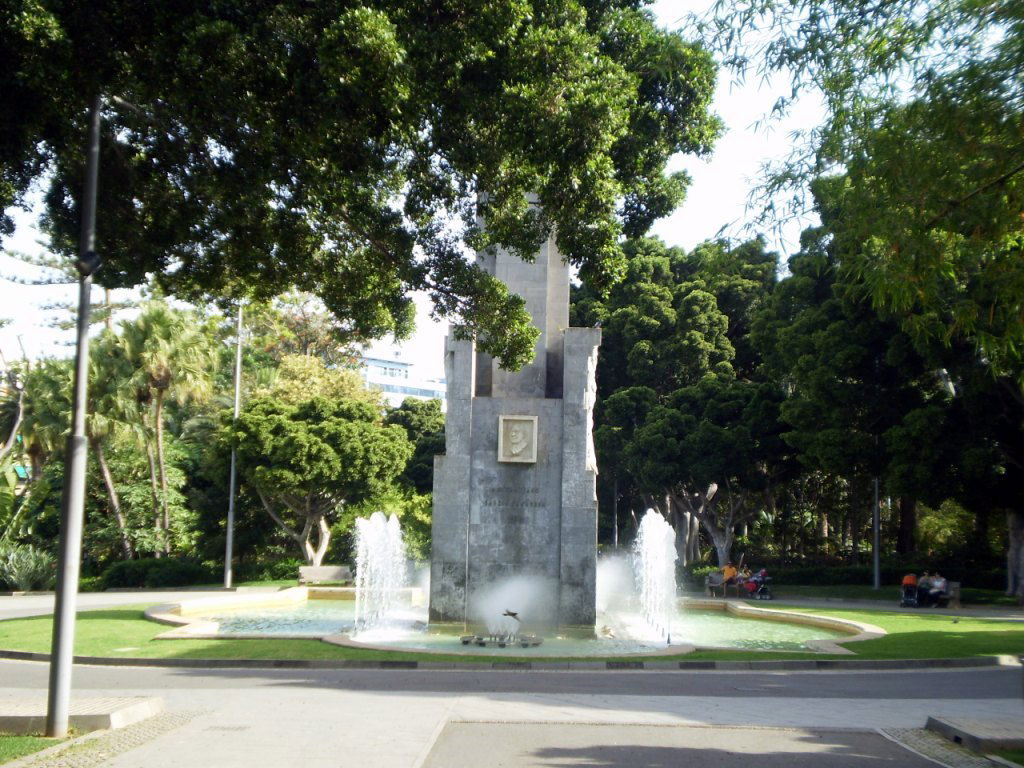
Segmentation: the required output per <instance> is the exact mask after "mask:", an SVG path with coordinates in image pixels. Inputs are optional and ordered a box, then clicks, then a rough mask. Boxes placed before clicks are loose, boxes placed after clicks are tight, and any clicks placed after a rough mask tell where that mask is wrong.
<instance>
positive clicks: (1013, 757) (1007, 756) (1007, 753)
mask: <svg viewBox="0 0 1024 768" xmlns="http://www.w3.org/2000/svg"><path fill="white" fill-rule="evenodd" d="M992 754H994V755H998V756H999V757H1001V758H1003V760H1009V761H1010V762H1011V763H1016V764H1017V765H1024V749H997V750H996V751H995V752H993V753H992Z"/></svg>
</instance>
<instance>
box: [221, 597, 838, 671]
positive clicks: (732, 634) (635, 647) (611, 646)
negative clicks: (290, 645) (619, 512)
mask: <svg viewBox="0 0 1024 768" xmlns="http://www.w3.org/2000/svg"><path fill="white" fill-rule="evenodd" d="M354 614H355V604H354V603H353V602H352V601H351V600H309V601H307V602H305V603H299V604H297V605H288V606H279V607H266V608H259V609H246V610H235V611H225V612H223V613H218V614H210V615H207V616H203V617H202V618H203V619H204V620H210V621H214V622H216V623H217V625H218V630H217V633H218V634H220V635H224V636H232V635H267V636H281V635H292V636H302V637H324V636H326V635H336V634H351V633H352V632H353V629H354V619H355V616H354ZM638 626H639V620H638V619H637V617H636V616H634V615H630V614H622V615H618V614H616V615H614V616H607V615H600V616H599V618H598V622H597V631H596V633H594V634H592V633H589V632H579V631H576V632H569V631H563V632H559V633H557V634H546V633H541V636H542V637H543V640H544V641H543V643H542V644H541V645H540V646H537V647H531V648H522V647H519V646H515V647H511V646H510V647H508V648H497V647H483V648H482V647H479V646H476V645H467V646H464V645H462V644H461V643H460V642H459V636H460V635H462V634H464V632H463V628H462V626H461V625H454V626H441V627H427V626H426V625H425V624H424V623H423V621H422V616H421V615H419V613H418V612H417V613H414V612H412V611H409V612H406V613H405V614H404V615H403V616H401V617H399V619H398V620H397V621H396V622H395V624H394V625H392V626H389V627H385V628H383V629H379V630H373V631H364V632H358V633H356V634H354V635H352V639H353V640H355V641H356V642H358V643H362V644H366V645H374V646H388V647H392V648H396V649H401V650H409V651H417V650H419V651H434V652H444V651H451V652H453V653H472V654H484V655H503V656H509V655H516V656H538V657H541V656H609V655H617V654H628V653H650V652H652V651H658V650H662V649H664V648H665V647H666V645H667V644H668V643H667V640H666V638H664V637H661V636H660V635H657V636H655V635H652V634H651V633H650V632H649V631H646V632H645V630H643V629H642V628H641V629H638ZM529 631H530V630H529V628H528V627H527V628H524V632H529ZM670 636H671V640H672V644H673V645H680V644H692V645H697V646H704V647H719V648H737V649H748V650H789V651H800V650H806V649H807V648H808V647H809V646H808V644H809V643H810V642H812V641H815V640H823V639H836V638H841V637H846V636H848V635H846V634H845V633H843V632H838V631H835V630H830V629H823V628H821V627H813V626H807V625H803V624H791V623H785V622H781V621H766V620H758V619H747V618H739V617H736V616H732V615H729V614H727V613H724V612H721V611H687V612H681V613H679V614H678V615H677V616H676V618H675V620H674V621H673V622H672V625H671V632H670ZM636 638H640V639H636Z"/></svg>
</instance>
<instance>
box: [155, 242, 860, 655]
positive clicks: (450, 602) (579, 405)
mask: <svg viewBox="0 0 1024 768" xmlns="http://www.w3.org/2000/svg"><path fill="white" fill-rule="evenodd" d="M477 263H478V266H479V267H480V268H481V269H482V270H483V271H485V272H487V273H488V274H490V275H493V276H494V277H496V278H498V279H500V280H502V281H503V282H504V283H505V284H506V285H507V286H508V287H509V289H510V290H511V291H512V292H514V293H517V294H519V295H520V296H522V297H523V299H524V301H525V303H526V309H527V310H528V311H529V313H530V316H531V319H532V320H533V323H534V325H535V326H536V328H537V329H538V331H539V335H538V338H537V342H536V345H535V347H534V358H533V360H532V361H531V362H529V363H527V364H526V365H524V366H523V368H522V369H521V370H519V371H507V370H505V369H503V368H501V366H500V365H499V361H498V360H495V359H492V358H491V357H490V356H489V355H488V354H486V353H484V352H483V350H480V349H477V347H476V346H475V343H474V341H473V340H472V339H460V338H456V337H455V336H454V335H452V336H449V338H448V339H447V341H446V343H445V369H446V378H447V403H448V413H447V419H446V425H445V451H444V453H443V454H441V455H438V456H436V457H435V458H434V488H433V491H434V492H433V520H432V529H431V531H432V538H431V556H430V580H429V588H428V590H427V592H428V593H429V606H424V605H423V604H422V603H419V606H418V607H419V608H421V609H425V610H423V611H422V612H421V613H419V614H417V613H414V612H413V610H406V608H407V606H405V605H401V606H400V605H399V604H398V601H399V596H400V595H402V596H403V597H404V596H405V595H408V596H409V606H408V607H409V608H415V607H416V606H417V601H418V600H419V598H420V596H421V595H422V592H421V591H420V590H417V589H415V588H413V589H409V588H406V586H405V585H406V581H405V577H406V561H405V551H404V547H403V546H402V538H401V529H400V526H399V524H398V519H397V518H395V517H392V518H391V519H390V520H389V519H387V518H386V517H385V516H384V515H383V514H382V513H380V512H377V513H374V515H373V516H372V517H370V519H369V520H357V521H356V585H355V590H354V595H353V590H351V589H331V588H305V587H297V588H294V589H292V590H286V591H285V592H283V593H279V594H276V595H272V596H245V597H244V598H243V597H241V596H234V597H232V598H230V602H228V603H225V600H228V599H227V598H225V599H224V600H222V601H221V602H220V605H221V606H224V605H225V604H226V605H228V606H229V609H233V610H235V611H236V612H237V610H238V609H240V608H241V607H243V606H245V607H248V606H250V605H252V606H255V605H256V603H257V602H259V603H260V606H261V611H262V613H261V612H256V613H255V614H253V615H251V616H250V615H247V616H245V617H242V618H241V619H239V617H237V616H230V615H227V614H220V615H212V616H211V615H210V614H211V613H212V611H211V610H210V608H209V605H208V604H185V603H182V604H180V605H179V606H177V612H176V613H174V612H173V611H171V612H168V613H167V614H166V615H165V614H161V615H162V616H164V618H165V619H166V620H168V621H169V622H171V621H173V622H178V623H188V621H189V620H188V618H187V617H188V616H194V615H200V614H201V613H202V614H203V615H206V616H207V619H206V624H205V625H203V627H204V628H206V630H210V628H212V632H213V636H219V635H218V634H217V633H218V632H222V631H223V628H224V627H229V626H237V627H238V630H237V631H238V633H239V634H245V633H247V632H249V633H263V634H270V633H277V634H286V633H287V634H291V635H292V636H300V635H299V633H300V632H301V633H307V634H302V635H301V636H319V637H323V638H325V639H327V640H328V641H329V642H339V643H343V644H346V643H348V644H355V645H359V644H364V645H369V646H372V647H382V648H388V649H403V650H417V651H419V650H426V651H435V652H442V653H450V652H451V650H452V649H453V647H455V648H457V647H458V645H459V640H460V638H461V639H462V642H463V644H465V645H467V646H469V645H472V646H473V648H471V649H470V652H474V653H491V652H493V653H507V651H503V650H499V649H501V648H502V647H503V646H505V647H508V646H512V647H515V648H517V650H516V651H515V652H516V653H522V651H520V650H518V647H520V646H523V645H524V643H523V642H522V641H523V639H528V640H529V642H527V643H526V644H525V645H526V646H528V647H527V651H528V652H530V653H535V654H538V655H549V656H560V655H561V656H580V655H599V656H600V655H622V654H632V653H658V652H665V651H666V646H671V647H672V652H674V653H675V652H685V651H686V650H688V649H690V648H692V647H694V646H697V645H698V644H699V645H702V646H722V645H728V646H731V647H768V646H761V645H737V643H736V640H737V638H739V639H740V640H743V641H745V638H746V637H752V638H753V640H754V642H758V641H759V640H760V639H761V638H764V637H768V636H771V635H773V634H774V635H776V636H778V632H779V630H780V629H781V628H784V627H790V628H792V625H787V624H783V623H782V622H780V621H771V622H767V621H757V622H754V621H752V620H750V619H744V618H737V617H736V616H727V615H726V613H730V614H738V613H740V612H741V611H742V612H743V613H744V614H751V615H760V614H758V613H757V612H756V610H754V609H746V608H742V607H741V606H740V605H739V604H738V603H739V601H736V603H732V602H728V604H727V601H720V602H718V603H714V602H711V601H699V602H700V603H701V605H700V607H701V608H703V609H706V612H705V613H703V614H697V613H696V612H694V613H688V614H687V616H686V618H685V620H682V618H681V616H680V614H679V611H678V603H677V598H676V585H675V560H676V556H675V549H674V535H673V532H672V528H671V526H670V525H669V524H668V522H666V520H665V519H664V518H663V517H662V516H661V515H659V514H657V513H656V512H653V511H648V512H647V513H646V515H645V516H644V518H643V522H642V524H641V526H640V530H639V535H638V537H637V542H636V545H635V547H634V549H633V553H632V562H631V566H630V564H626V563H615V562H614V561H609V562H608V563H602V564H601V567H600V569H599V567H598V558H597V494H596V478H597V459H596V454H595V451H594V442H593V435H592V429H593V410H594V405H595V402H596V397H597V386H596V370H597V350H598V347H599V346H600V343H601V331H600V329H598V328H573V327H570V326H569V284H570V274H569V266H568V265H567V263H566V262H565V261H564V259H563V258H562V256H561V254H560V253H559V251H558V247H557V244H556V242H555V238H554V235H553V234H552V235H551V236H550V237H549V238H548V239H547V240H546V241H545V242H544V243H543V244H542V245H541V246H540V250H539V251H538V253H537V254H536V258H535V259H534V260H533V261H532V262H525V261H523V260H522V259H520V258H518V256H516V255H514V254H512V253H510V252H507V251H505V250H503V249H500V248H498V249H490V248H489V249H487V250H485V251H482V252H480V253H479V254H478V256H477ZM630 568H631V569H632V572H633V573H632V577H630V576H629V575H628V574H629V571H630ZM599 570H600V571H601V574H602V578H605V577H607V576H609V575H612V576H615V579H614V581H617V583H618V585H619V586H618V587H617V592H618V593H617V594H612V593H613V592H615V591H616V590H615V589H612V590H609V585H608V584H604V585H602V584H600V583H599V577H598V572H599ZM353 597H354V600H353ZM193 602H194V601H193ZM353 602H354V611H353ZM326 604H333V605H331V606H330V609H331V611H328V610H327V608H328V606H327V605H326ZM276 611H280V613H275V621H274V622H268V621H267V620H266V617H267V615H268V614H269V613H272V612H276ZM329 612H333V614H334V615H333V617H332V618H331V619H330V621H331V622H332V623H331V626H330V628H328V629H323V628H322V627H324V623H323V622H325V621H327V619H326V618H325V617H324V614H326V613H329ZM712 614H714V616H712ZM773 617H774V618H778V614H773ZM322 619H323V621H321V620H322ZM792 620H793V621H801V620H803V621H805V622H806V621H807V620H806V619H799V618H796V619H792ZM815 621H819V620H818V619H815ZM271 623H273V624H274V626H273V627H270V628H268V624H271ZM313 623H315V626H316V627H317V628H316V629H313V628H312V626H311V625H312V624H313ZM744 623H746V624H749V625H753V624H756V625H760V626H746V627H744V626H742V625H743V624H744ZM819 623H820V621H819ZM595 628H596V633H595ZM800 629H802V630H807V629H808V628H807V627H801V628H800ZM195 631H196V632H199V631H203V630H202V629H199V630H195ZM471 631H472V634H471ZM541 632H543V636H544V643H543V646H542V648H537V647H536V646H537V645H540V643H539V642H537V643H534V642H533V640H538V641H539V636H538V634H534V633H541ZM314 633H316V634H314ZM840 633H841V630H840ZM595 634H596V635H597V637H595ZM182 636H185V635H182ZM193 636H195V635H193ZM827 636H828V633H827V632H824V631H822V634H819V637H827ZM833 636H834V635H833ZM353 638H354V640H355V642H352V641H353ZM805 638H811V639H810V640H806V639H805ZM673 641H675V642H676V643H678V644H679V645H675V646H673ZM793 641H794V642H795V643H799V645H798V646H797V648H796V649H804V648H806V647H807V646H806V645H805V643H807V642H815V640H814V639H813V635H809V634H807V633H805V634H804V635H803V636H802V637H801V638H799V639H797V638H796V636H795V635H794V636H793ZM787 643H790V640H789V639H785V640H784V641H783V644H782V645H781V646H780V645H778V644H776V645H774V646H771V647H775V648H780V647H787V648H793V645H791V644H790V645H786V644H787Z"/></svg>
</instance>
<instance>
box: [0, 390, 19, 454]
mask: <svg viewBox="0 0 1024 768" xmlns="http://www.w3.org/2000/svg"><path fill="white" fill-rule="evenodd" d="M24 413H25V390H24V389H22V390H21V391H20V392H19V393H18V404H17V405H16V406H15V411H14V426H12V427H11V434H10V436H9V437H8V438H7V442H5V443H4V444H3V445H2V446H0V459H2V458H3V457H4V456H6V455H7V454H8V453H10V452H11V451H12V450H14V445H15V443H17V442H18V429H19V428H20V427H21V419H22V417H23V415H24Z"/></svg>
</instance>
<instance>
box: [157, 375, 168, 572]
mask: <svg viewBox="0 0 1024 768" xmlns="http://www.w3.org/2000/svg"><path fill="white" fill-rule="evenodd" d="M154 408H155V417H156V458H157V467H158V468H159V470H160V494H161V495H160V509H161V516H162V517H163V521H164V553H165V554H167V555H170V554H171V513H170V510H169V509H168V507H167V461H166V459H165V458H164V390H162V389H158V390H157V391H156V400H155V401H154Z"/></svg>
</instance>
